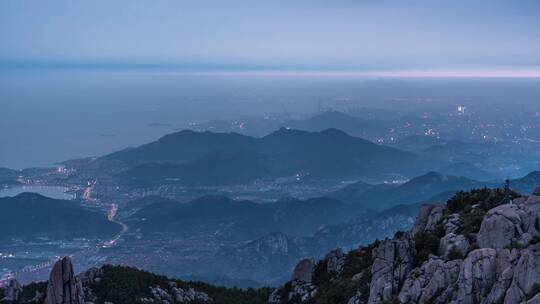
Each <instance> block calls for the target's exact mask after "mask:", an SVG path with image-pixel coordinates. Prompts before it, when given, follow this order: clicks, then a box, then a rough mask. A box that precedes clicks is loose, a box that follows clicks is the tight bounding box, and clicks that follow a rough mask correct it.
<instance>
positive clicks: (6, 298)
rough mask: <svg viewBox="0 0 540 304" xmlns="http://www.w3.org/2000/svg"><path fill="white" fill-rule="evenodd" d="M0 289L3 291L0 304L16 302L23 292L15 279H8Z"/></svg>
mask: <svg viewBox="0 0 540 304" xmlns="http://www.w3.org/2000/svg"><path fill="white" fill-rule="evenodd" d="M0 289H1V290H2V291H3V298H1V299H0V302H15V301H18V300H19V297H20V295H21V293H22V291H23V289H22V286H21V284H19V282H18V281H17V280H15V279H9V280H8V281H7V283H5V284H4V285H3V286H1V287H0Z"/></svg>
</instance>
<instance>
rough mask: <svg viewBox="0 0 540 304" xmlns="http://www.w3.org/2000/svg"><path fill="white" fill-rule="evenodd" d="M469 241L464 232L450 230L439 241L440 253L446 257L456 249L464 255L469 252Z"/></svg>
mask: <svg viewBox="0 0 540 304" xmlns="http://www.w3.org/2000/svg"><path fill="white" fill-rule="evenodd" d="M469 246H470V245H469V241H468V240H467V238H466V237H465V236H464V235H462V234H454V233H453V232H450V233H448V234H446V235H445V236H443V237H442V238H441V240H440V242H439V255H440V256H443V257H445V258H447V257H448V254H449V253H450V252H451V251H452V250H454V251H455V252H458V253H459V254H460V255H461V256H462V257H464V256H465V255H466V254H467V252H469Z"/></svg>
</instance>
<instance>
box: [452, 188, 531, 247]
mask: <svg viewBox="0 0 540 304" xmlns="http://www.w3.org/2000/svg"><path fill="white" fill-rule="evenodd" d="M519 196H520V195H519V193H517V192H514V191H512V190H505V189H488V188H481V189H474V190H471V191H467V192H465V191H460V192H458V193H457V194H456V195H455V196H454V197H452V198H451V199H449V200H448V202H447V206H448V210H450V211H451V212H456V213H459V214H460V217H461V219H462V221H463V223H462V225H461V227H460V229H459V230H458V233H461V234H463V235H465V236H466V237H467V238H468V240H469V242H470V244H471V249H470V250H473V248H475V245H476V238H475V234H476V233H477V232H478V231H479V230H480V225H481V224H482V220H483V219H484V216H485V215H486V213H487V212H488V211H489V210H490V209H492V208H495V207H497V206H499V205H502V204H505V203H508V202H509V201H510V200H512V199H514V198H517V197H519Z"/></svg>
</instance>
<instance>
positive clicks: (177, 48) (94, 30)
mask: <svg viewBox="0 0 540 304" xmlns="http://www.w3.org/2000/svg"><path fill="white" fill-rule="evenodd" d="M0 66H4V67H5V66H8V67H11V66H38V67H40V66H88V67H91V66H117V67H175V68H189V69H192V68H193V69H224V70H253V69H255V70H300V71H304V70H307V71H311V70H323V71H325V70H333V71H334V70H335V71H349V72H350V71H360V72H371V71H390V72H391V73H403V71H421V72H420V73H426V75H431V74H430V73H436V71H448V73H454V74H456V73H457V75H459V74H460V73H470V74H471V73H472V74H474V73H475V72H482V71H484V72H486V73H490V72H491V73H502V74H504V73H517V74H518V75H519V73H521V72H523V73H529V74H531V75H538V76H539V77H540V72H539V71H540V1H536V0H520V1H500V0H478V1H469V0H453V1H450V0H440V1H432V0H430V1H414V0H411V1H397V0H396V1H389V0H373V1H371V0H369V1H365V0H364V1H362V0H355V1H348V0H336V1H322V0H309V1H302V0H289V1H280V0H274V1H262V0H260V1H240V0H228V1H220V0H212V1H207V0H196V1H191V0H185V1H164V0H153V1H133V0H116V1H109V0H93V1H73V0H62V1H59V0H50V1H40V0H28V1H20V0H3V1H0ZM434 71H435V72H434ZM535 73H536V74H535Z"/></svg>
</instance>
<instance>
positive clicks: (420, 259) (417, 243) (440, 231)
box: [414, 219, 445, 267]
mask: <svg viewBox="0 0 540 304" xmlns="http://www.w3.org/2000/svg"><path fill="white" fill-rule="evenodd" d="M444 232H445V231H444V226H443V219H441V220H440V221H439V222H438V223H437V225H436V226H435V229H434V230H433V231H425V232H419V233H417V234H416V235H415V236H414V247H415V249H416V255H415V260H414V265H415V267H420V266H421V265H422V263H424V262H425V261H427V260H428V259H429V255H430V254H435V255H436V254H437V251H438V250H439V241H440V239H441V238H442V237H443V236H444Z"/></svg>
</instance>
